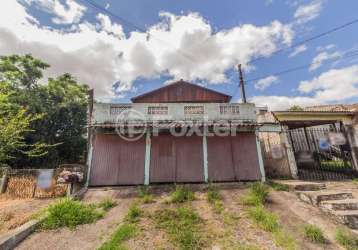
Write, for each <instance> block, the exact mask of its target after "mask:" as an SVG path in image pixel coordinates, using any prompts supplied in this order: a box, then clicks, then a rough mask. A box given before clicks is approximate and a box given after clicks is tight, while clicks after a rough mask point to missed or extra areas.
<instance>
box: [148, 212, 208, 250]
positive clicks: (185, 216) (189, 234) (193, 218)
mask: <svg viewBox="0 0 358 250" xmlns="http://www.w3.org/2000/svg"><path fill="white" fill-rule="evenodd" d="M153 218H154V220H155V222H156V224H157V225H158V227H159V228H161V229H164V230H165V231H166V232H167V233H168V235H169V236H170V237H171V238H172V240H173V241H174V242H175V243H176V244H177V245H178V246H179V248H180V249H200V248H202V247H203V240H202V235H201V226H202V223H203V220H202V219H201V218H200V217H199V215H198V214H197V213H196V212H194V211H193V209H191V208H185V207H178V208H177V209H175V210H174V209H163V210H159V211H157V212H156V213H155V214H154V216H153Z"/></svg>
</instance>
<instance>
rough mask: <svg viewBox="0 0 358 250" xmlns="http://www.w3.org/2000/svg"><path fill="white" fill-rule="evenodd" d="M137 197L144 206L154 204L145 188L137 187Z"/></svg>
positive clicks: (152, 198)
mask: <svg viewBox="0 0 358 250" xmlns="http://www.w3.org/2000/svg"><path fill="white" fill-rule="evenodd" d="M138 196H139V198H140V199H141V201H142V202H143V203H145V204H148V203H153V202H154V196H153V195H152V194H151V193H150V192H149V189H148V187H147V186H141V187H139V189H138Z"/></svg>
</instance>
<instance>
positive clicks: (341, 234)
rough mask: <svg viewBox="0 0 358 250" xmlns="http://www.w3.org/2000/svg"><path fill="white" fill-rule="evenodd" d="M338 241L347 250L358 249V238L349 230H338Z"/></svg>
mask: <svg viewBox="0 0 358 250" xmlns="http://www.w3.org/2000/svg"><path fill="white" fill-rule="evenodd" d="M336 240H337V242H338V243H339V244H340V245H342V246H343V247H345V248H346V249H347V250H356V249H358V238H357V237H355V236H353V235H352V234H351V233H349V232H348V231H347V230H343V229H337V231H336Z"/></svg>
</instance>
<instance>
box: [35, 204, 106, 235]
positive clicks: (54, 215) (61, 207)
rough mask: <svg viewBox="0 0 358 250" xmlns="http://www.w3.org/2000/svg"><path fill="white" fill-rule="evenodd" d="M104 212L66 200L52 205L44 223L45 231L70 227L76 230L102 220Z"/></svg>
mask: <svg viewBox="0 0 358 250" xmlns="http://www.w3.org/2000/svg"><path fill="white" fill-rule="evenodd" d="M103 215H104V212H103V211H98V210H96V208H95V206H93V205H86V204H83V203H82V202H80V201H76V200H72V199H69V198H65V199H62V200H60V201H59V202H57V203H55V204H53V205H50V206H49V207H48V209H47V211H46V217H45V218H44V220H43V221H42V224H41V227H42V228H43V229H56V228H59V227H68V228H71V229H74V228H75V227H76V226H78V225H81V224H89V223H93V222H95V221H97V220H98V219H100V218H102V217H103Z"/></svg>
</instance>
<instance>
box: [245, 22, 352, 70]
mask: <svg viewBox="0 0 358 250" xmlns="http://www.w3.org/2000/svg"><path fill="white" fill-rule="evenodd" d="M355 23H358V19H354V20H352V21H350V22H347V23H344V24H342V25H339V26H337V27H334V28H332V29H330V30H327V31H325V32H322V33H319V34H317V35H314V36H312V37H309V38H307V39H305V40H303V41H300V42H297V43H294V44H292V45H290V46H288V47H285V48H281V49H278V50H276V51H274V52H273V53H272V54H270V56H272V55H276V54H278V53H280V52H282V51H284V50H287V49H293V48H296V47H298V46H301V45H303V44H305V43H308V42H311V41H313V40H316V39H318V38H321V37H323V36H326V35H328V34H331V33H333V32H336V31H339V30H341V29H344V28H346V27H348V26H350V25H353V24H355ZM264 58H267V57H266V56H260V57H256V58H255V59H252V60H250V61H248V62H247V64H248V63H253V62H256V61H259V60H261V59H264Z"/></svg>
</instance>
